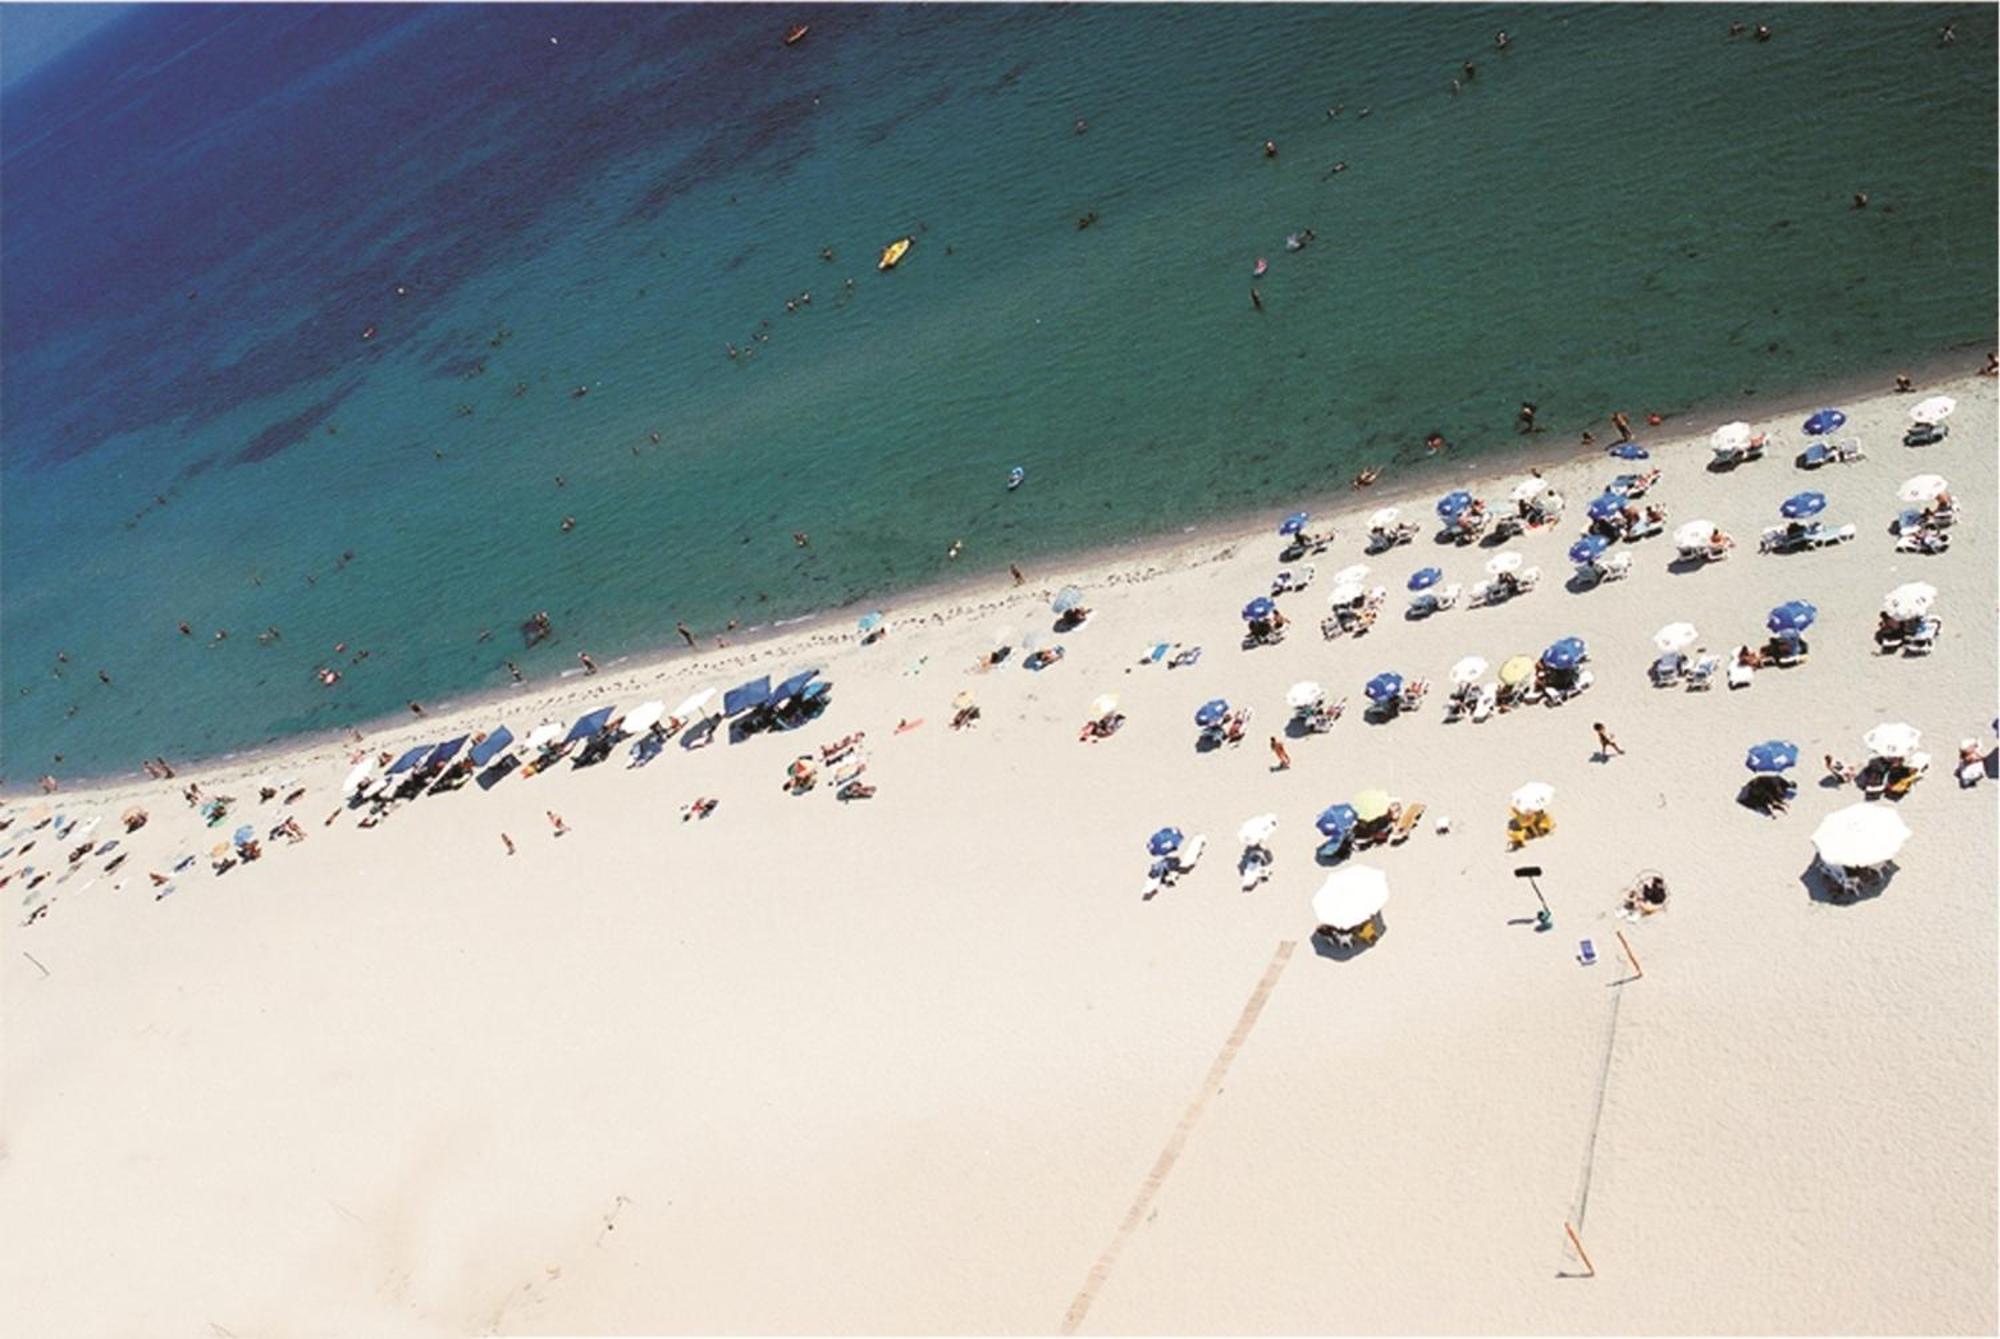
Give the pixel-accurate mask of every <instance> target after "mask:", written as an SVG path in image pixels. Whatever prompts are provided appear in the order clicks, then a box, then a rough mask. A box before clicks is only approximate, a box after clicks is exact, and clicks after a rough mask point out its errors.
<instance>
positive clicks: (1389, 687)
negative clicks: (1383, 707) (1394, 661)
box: [1363, 672, 1403, 702]
mask: <svg viewBox="0 0 2000 1339" xmlns="http://www.w3.org/2000/svg"><path fill="white" fill-rule="evenodd" d="M1363 691H1365V692H1366V693H1367V694H1368V700H1369V701H1370V702H1387V701H1388V700H1389V699H1391V698H1393V697H1395V696H1396V695H1397V694H1398V693H1400V692H1402V691H1403V676H1402V675H1400V674H1392V673H1387V672H1384V673H1382V674H1378V675H1376V676H1375V677H1374V678H1372V679H1370V680H1369V681H1368V687H1367V688H1366V689H1364V690H1363Z"/></svg>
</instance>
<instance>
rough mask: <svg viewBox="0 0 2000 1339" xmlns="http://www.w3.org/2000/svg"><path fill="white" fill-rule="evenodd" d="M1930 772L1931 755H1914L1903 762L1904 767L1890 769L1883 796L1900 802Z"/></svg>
mask: <svg viewBox="0 0 2000 1339" xmlns="http://www.w3.org/2000/svg"><path fill="white" fill-rule="evenodd" d="M1930 770H1931V755H1930V754H1928V753H1912V754H1911V755H1910V756H1909V757H1908V758H1906V759H1904V760H1903V766H1901V767H1892V768H1890V769H1889V776H1888V784H1886V785H1885V786H1883V788H1882V794H1883V795H1884V797H1886V798H1888V799H1891V800H1900V799H1902V798H1903V797H1904V796H1905V795H1908V794H1909V793H1910V787H1912V786H1914V785H1916V784H1917V783H1918V782H1919V781H1922V780H1923V779H1924V774H1925V773H1926V772H1928V771H1930Z"/></svg>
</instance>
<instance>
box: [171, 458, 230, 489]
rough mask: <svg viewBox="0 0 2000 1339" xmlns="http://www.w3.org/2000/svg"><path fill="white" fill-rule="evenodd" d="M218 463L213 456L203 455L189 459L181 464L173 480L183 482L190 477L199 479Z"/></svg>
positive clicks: (178, 482)
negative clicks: (179, 470)
mask: <svg viewBox="0 0 2000 1339" xmlns="http://www.w3.org/2000/svg"><path fill="white" fill-rule="evenodd" d="M219 463H220V462H219V461H218V460H217V459H216V457H214V456H203V457H201V458H200V459H199V460H191V461H189V462H188V463H187V464H185V465H183V466H181V472H180V473H179V474H176V475H175V476H174V482H175V483H177V484H184V483H186V482H187V481H188V480H190V479H199V478H200V477H201V476H202V475H204V474H207V473H208V472H209V471H210V470H212V469H214V468H215V467H216V465H217V464H219Z"/></svg>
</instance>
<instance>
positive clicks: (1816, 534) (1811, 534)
mask: <svg viewBox="0 0 2000 1339" xmlns="http://www.w3.org/2000/svg"><path fill="white" fill-rule="evenodd" d="M1859 533H1860V531H1859V530H1857V529H1856V528H1855V527H1854V526H1851V525H1843V526H1840V527H1838V528H1836V529H1833V530H1822V529H1820V528H1819V527H1818V526H1815V527H1813V528H1812V529H1811V530H1809V531H1808V532H1807V533H1806V543H1807V544H1808V545H1810V546H1811V547H1813V548H1815V549H1824V548H1829V547H1831V546H1832V545H1835V544H1845V543H1846V542H1847V541H1848V540H1850V539H1853V538H1854V537H1855V536H1856V535H1857V534H1859Z"/></svg>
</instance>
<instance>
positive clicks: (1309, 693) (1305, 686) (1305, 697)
mask: <svg viewBox="0 0 2000 1339" xmlns="http://www.w3.org/2000/svg"><path fill="white" fill-rule="evenodd" d="M1325 696H1326V690H1325V689H1324V688H1321V687H1320V686H1319V685H1318V684H1316V683H1314V682H1312V681H1311V680H1310V679H1304V680H1301V681H1300V682H1298V683H1295V684H1293V685H1292V686H1291V687H1290V688H1288V689H1286V690H1285V705H1286V706H1288V707H1293V708H1303V707H1316V706H1318V705H1319V704H1320V701H1321V699H1323V698H1324V697H1325Z"/></svg>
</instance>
